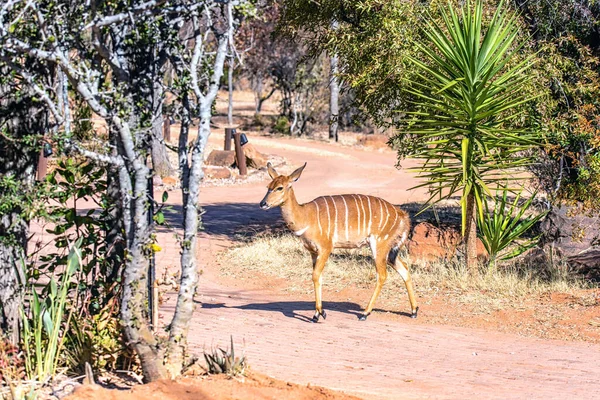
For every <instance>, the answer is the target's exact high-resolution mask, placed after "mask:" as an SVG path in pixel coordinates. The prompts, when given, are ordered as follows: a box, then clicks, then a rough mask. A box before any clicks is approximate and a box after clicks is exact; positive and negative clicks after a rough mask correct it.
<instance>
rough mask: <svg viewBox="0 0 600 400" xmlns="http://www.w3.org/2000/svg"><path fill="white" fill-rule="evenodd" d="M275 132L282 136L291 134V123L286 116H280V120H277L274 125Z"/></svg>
mask: <svg viewBox="0 0 600 400" xmlns="http://www.w3.org/2000/svg"><path fill="white" fill-rule="evenodd" d="M273 131H275V132H276V133H280V134H282V135H286V134H289V133H290V121H289V120H288V119H287V117H286V116H280V117H279V118H277V121H276V122H275V125H273Z"/></svg>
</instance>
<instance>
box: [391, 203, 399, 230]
mask: <svg viewBox="0 0 600 400" xmlns="http://www.w3.org/2000/svg"><path fill="white" fill-rule="evenodd" d="M392 208H393V209H394V215H395V217H394V223H393V224H392V228H393V227H395V226H396V220H397V219H398V210H397V209H396V207H394V206H392Z"/></svg>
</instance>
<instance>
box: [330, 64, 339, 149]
mask: <svg viewBox="0 0 600 400" xmlns="http://www.w3.org/2000/svg"><path fill="white" fill-rule="evenodd" d="M338 73H339V70H338V57H337V56H336V55H335V54H334V55H332V56H331V57H329V139H335V141H336V142H337V141H338V128H339V118H340V103H339V100H340V83H339V81H338V77H337V74H338Z"/></svg>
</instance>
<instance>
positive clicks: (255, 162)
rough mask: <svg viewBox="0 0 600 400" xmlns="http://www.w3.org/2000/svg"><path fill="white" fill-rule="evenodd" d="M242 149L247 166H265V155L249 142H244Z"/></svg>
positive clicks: (256, 167) (258, 167)
mask: <svg viewBox="0 0 600 400" xmlns="http://www.w3.org/2000/svg"><path fill="white" fill-rule="evenodd" d="M242 150H243V151H244V155H245V156H246V166H248V167H249V168H255V169H260V168H264V167H266V166H267V156H265V155H264V154H262V153H261V152H259V151H258V150H256V148H255V147H254V146H252V144H251V143H246V144H245V145H244V146H243V147H242Z"/></svg>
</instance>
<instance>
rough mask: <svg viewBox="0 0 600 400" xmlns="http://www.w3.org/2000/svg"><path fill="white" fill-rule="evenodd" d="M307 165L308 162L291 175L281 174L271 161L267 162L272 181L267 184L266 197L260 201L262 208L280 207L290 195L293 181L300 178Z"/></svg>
mask: <svg viewBox="0 0 600 400" xmlns="http://www.w3.org/2000/svg"><path fill="white" fill-rule="evenodd" d="M304 167H306V163H304V165H303V166H301V167H300V168H298V169H297V170H295V171H294V172H292V173H291V174H290V175H289V176H285V175H279V174H278V173H277V171H275V168H273V166H272V165H271V163H268V164H267V170H268V171H269V176H270V177H271V179H272V181H271V183H269V185H268V186H267V194H266V195H265V198H264V199H262V201H261V202H260V208H262V209H263V210H268V209H269V208H272V207H279V206H280V205H282V204H283V203H285V202H286V201H287V200H288V198H289V196H290V189H291V187H292V183H294V182H296V181H297V180H298V179H300V175H302V171H303V170H304Z"/></svg>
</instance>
